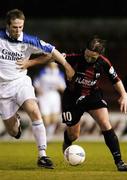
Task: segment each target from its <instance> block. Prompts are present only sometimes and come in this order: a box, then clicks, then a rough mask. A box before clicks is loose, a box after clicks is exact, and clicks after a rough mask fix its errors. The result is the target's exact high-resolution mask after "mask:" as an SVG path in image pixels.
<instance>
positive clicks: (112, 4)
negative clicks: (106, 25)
mask: <svg viewBox="0 0 127 180" xmlns="http://www.w3.org/2000/svg"><path fill="white" fill-rule="evenodd" d="M0 2H1V7H0V16H4V14H5V12H6V11H8V10H9V9H11V8H20V9H22V10H23V11H24V12H25V14H26V15H27V16H29V17H41V18H45V17H46V18H47V17H49V18H50V17H57V18H60V17H76V18H79V17H83V16H85V17H89V18H90V17H91V18H93V17H94V18H95V17H103V18H107V17H113V18H117V17H126V16H127V2H126V0H110V1H108V0H107V1H106V0H63V1H59V0H1V1H0Z"/></svg>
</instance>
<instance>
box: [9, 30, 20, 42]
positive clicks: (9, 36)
mask: <svg viewBox="0 0 127 180" xmlns="http://www.w3.org/2000/svg"><path fill="white" fill-rule="evenodd" d="M6 34H7V36H8V37H9V38H10V39H12V40H14V39H13V38H11V37H10V34H9V32H8V31H7V30H6ZM16 41H21V42H22V41H23V32H21V34H20V36H19V37H18V39H16Z"/></svg>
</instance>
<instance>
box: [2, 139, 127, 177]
mask: <svg viewBox="0 0 127 180" xmlns="http://www.w3.org/2000/svg"><path fill="white" fill-rule="evenodd" d="M75 144H78V145H81V146H82V147H83V148H84V149H85V151H86V160H85V162H84V163H83V164H82V165H78V166H71V165H69V164H67V162H65V160H64V158H63V154H62V151H61V146H62V142H52V143H50V144H48V149H47V154H48V155H49V156H50V157H51V158H52V160H53V161H54V164H55V169H53V170H52V169H43V168H38V167H37V165H36V161H37V149H36V145H35V143H34V142H22V141H20V142H18V141H16V142H0V179H1V180H65V179H66V180H68V179H69V180H72V179H73V180H125V179H127V172H118V171H117V170H116V167H115V165H114V163H113V159H112V156H111V154H110V153H109V150H108V148H107V147H106V146H105V144H104V143H103V142H94V143H93V142H76V143H75ZM120 146H121V151H122V155H123V159H124V160H125V161H126V162H127V143H126V142H124V143H121V144H120Z"/></svg>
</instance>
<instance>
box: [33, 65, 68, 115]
mask: <svg viewBox="0 0 127 180" xmlns="http://www.w3.org/2000/svg"><path fill="white" fill-rule="evenodd" d="M34 86H35V87H36V88H37V89H39V90H40V92H41V93H40V94H39V95H38V102H39V107H40V110H41V113H42V115H51V114H56V113H58V114H59V113H60V112H61V97H60V94H59V92H58V90H62V91H63V90H64V89H65V87H66V83H65V79H64V76H63V74H62V72H61V71H60V70H59V69H58V68H55V69H54V68H53V69H52V68H49V67H46V68H44V69H43V70H42V71H41V72H40V75H39V76H38V77H37V78H36V79H35V80H34Z"/></svg>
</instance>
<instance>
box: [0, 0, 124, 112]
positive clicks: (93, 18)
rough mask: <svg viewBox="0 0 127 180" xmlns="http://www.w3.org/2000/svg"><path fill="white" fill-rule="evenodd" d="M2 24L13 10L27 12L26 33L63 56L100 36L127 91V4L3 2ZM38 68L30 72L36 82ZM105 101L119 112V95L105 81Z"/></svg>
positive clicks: (112, 0)
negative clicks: (17, 9) (105, 43)
mask: <svg viewBox="0 0 127 180" xmlns="http://www.w3.org/2000/svg"><path fill="white" fill-rule="evenodd" d="M0 3H1V5H0V22H1V26H2V25H3V21H4V17H5V15H6V12H7V11H8V10H10V9H13V8H19V9H21V10H23V11H24V14H25V16H26V23H25V29H24V30H25V31H27V32H28V33H31V34H35V35H38V36H39V37H40V38H41V39H43V40H44V41H46V42H49V43H51V44H53V45H55V46H56V48H57V49H58V50H60V51H61V52H65V51H73V50H77V49H82V48H84V46H85V42H86V40H87V39H88V38H89V37H91V36H92V35H94V34H98V35H99V36H100V37H102V38H103V39H106V40H107V51H106V56H107V57H108V58H109V59H110V61H111V62H112V63H113V65H114V67H115V68H116V70H117V72H118V74H119V76H120V78H121V79H122V80H124V82H125V84H126V87H127V83H126V82H127V81H126V79H127V78H126V76H127V1H123V0H122V1H118V0H110V1H106V0H105V1H104V0H68V1H65V0H64V1H58V0H54V1H48V0H47V1H46V0H1V1H0ZM37 72H38V67H36V68H34V69H30V70H29V72H28V73H29V75H30V76H31V77H32V78H33V77H34V76H35V75H36V74H37ZM102 87H103V89H104V93H105V98H106V99H107V101H108V102H109V104H110V105H111V107H112V109H116V108H118V104H117V103H116V98H117V94H116V93H114V91H113V88H112V87H111V84H110V83H109V81H108V80H107V79H104V81H102Z"/></svg>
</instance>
